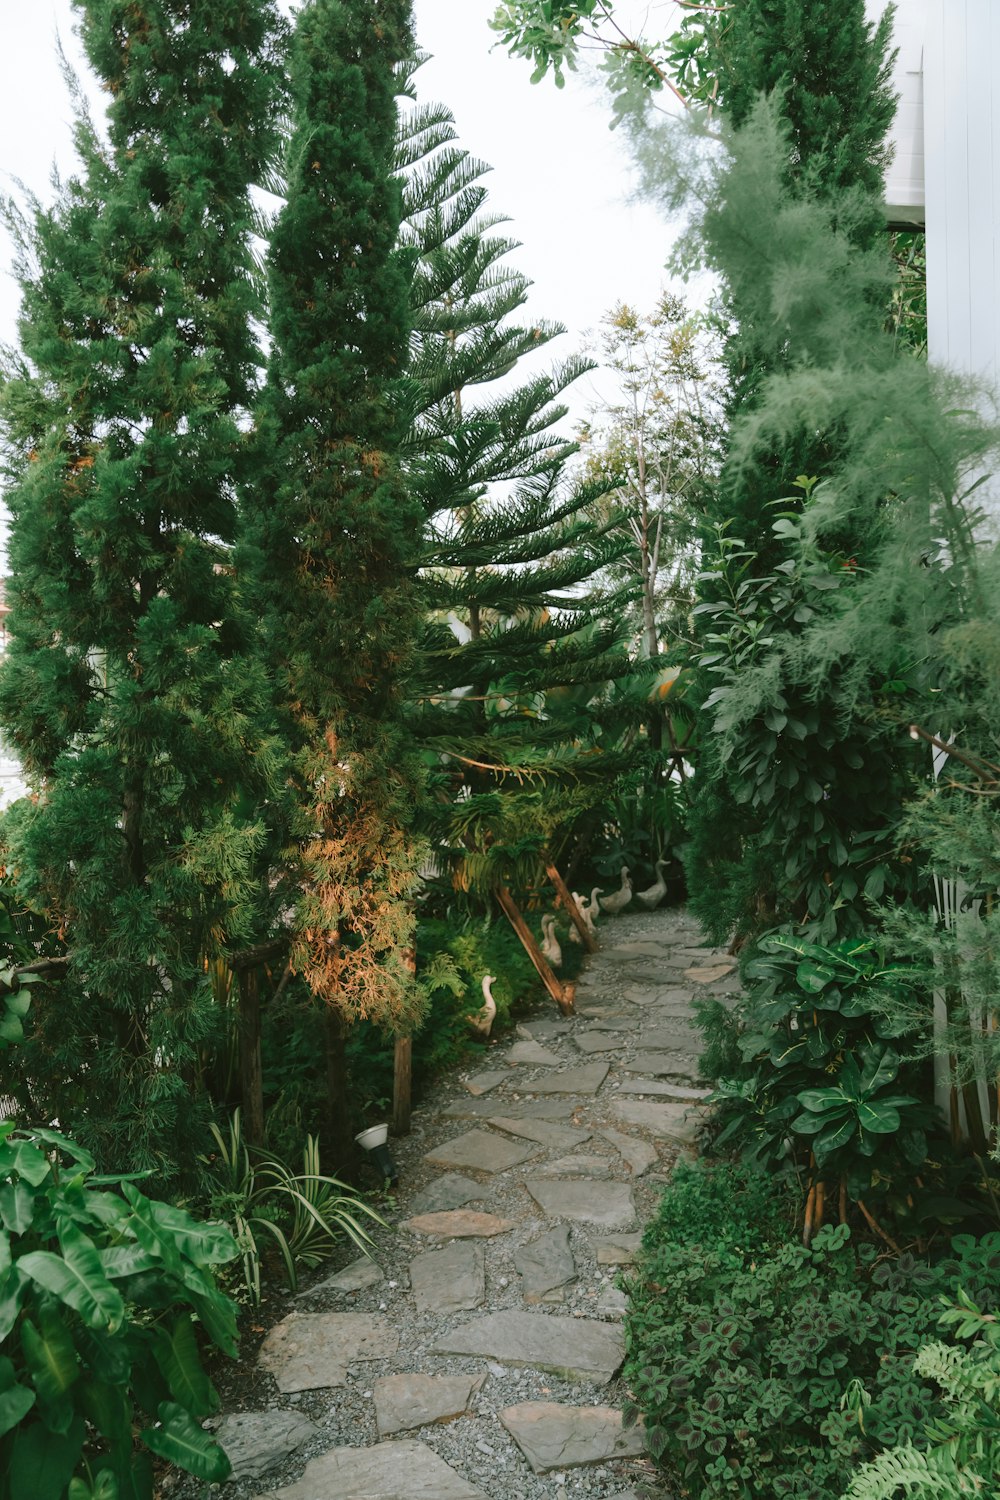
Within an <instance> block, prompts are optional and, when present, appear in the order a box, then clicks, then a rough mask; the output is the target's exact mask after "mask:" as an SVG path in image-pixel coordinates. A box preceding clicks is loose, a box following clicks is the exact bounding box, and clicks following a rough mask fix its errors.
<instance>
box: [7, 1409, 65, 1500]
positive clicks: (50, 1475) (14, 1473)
mask: <svg viewBox="0 0 1000 1500" xmlns="http://www.w3.org/2000/svg"><path fill="white" fill-rule="evenodd" d="M83 1437H84V1424H83V1418H82V1417H77V1418H76V1420H75V1421H74V1422H73V1424H72V1426H71V1427H70V1430H69V1431H68V1432H66V1433H62V1434H60V1433H55V1432H49V1430H48V1428H47V1427H43V1426H42V1424H41V1423H40V1422H33V1423H32V1424H31V1426H30V1427H22V1428H21V1429H20V1430H19V1431H18V1433H17V1435H16V1437H15V1438H14V1441H13V1443H12V1445H11V1450H10V1467H9V1469H8V1471H7V1483H8V1485H9V1489H8V1491H7V1494H6V1495H5V1497H4V1500H62V1496H63V1492H64V1491H65V1489H66V1487H67V1485H68V1484H69V1481H70V1479H71V1478H72V1476H73V1470H74V1469H75V1468H76V1466H77V1464H78V1462H79V1460H80V1454H81V1450H82V1448H83Z"/></svg>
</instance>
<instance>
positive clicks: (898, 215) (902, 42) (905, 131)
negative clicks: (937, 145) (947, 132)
mask: <svg viewBox="0 0 1000 1500" xmlns="http://www.w3.org/2000/svg"><path fill="white" fill-rule="evenodd" d="M933 3H934V0H896V14H895V20H894V23H893V44H894V46H895V47H896V49H897V53H896V61H895V64H894V66H893V74H892V84H893V88H894V89H895V91H896V93H897V94H898V95H899V105H898V108H897V110H896V119H895V122H894V124H893V128H892V145H893V159H892V163H891V165H890V167H889V170H888V172H887V173H886V180H885V197H886V211H887V217H888V219H889V222H890V223H904V224H913V223H916V224H920V223H922V222H923V217H924V92H923V82H924V79H923V67H924V37H925V33H926V28H927V9H928V6H929V5H930V4H933ZM885 8H886V0H867V6H866V9H867V11H868V15H869V18H870V19H871V20H873V21H874V20H877V19H878V18H879V17H880V16H881V15H882V13H883V11H884V10H885Z"/></svg>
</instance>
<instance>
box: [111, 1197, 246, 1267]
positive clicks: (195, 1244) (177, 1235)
mask: <svg viewBox="0 0 1000 1500" xmlns="http://www.w3.org/2000/svg"><path fill="white" fill-rule="evenodd" d="M132 1192H136V1189H134V1188H133V1189H132ZM131 1196H132V1195H131V1193H130V1194H129V1197H130V1198H131ZM146 1202H147V1203H148V1204H149V1207H150V1213H151V1216H152V1219H153V1222H154V1223H155V1224H156V1225H157V1227H158V1228H159V1229H160V1231H161V1232H162V1233H163V1234H165V1235H166V1236H167V1237H168V1238H169V1239H170V1240H171V1242H172V1243H173V1244H174V1245H176V1246H177V1248H178V1249H179V1250H180V1252H181V1253H182V1254H183V1255H186V1256H188V1258H189V1259H190V1260H192V1261H194V1263H195V1265H196V1266H218V1265H225V1263H226V1262H227V1261H230V1260H235V1259H236V1256H237V1255H238V1254H239V1249H238V1247H237V1244H236V1241H235V1240H234V1239H233V1236H232V1234H231V1232H230V1230H229V1229H228V1228H227V1226H226V1225H225V1224H220V1223H206V1224H201V1223H199V1222H198V1220H197V1219H193V1218H192V1217H191V1215H190V1214H189V1213H185V1211H184V1209H182V1208H174V1207H173V1205H172V1204H170V1203H160V1202H159V1201H158V1200H156V1199H154V1198H147V1199H146Z"/></svg>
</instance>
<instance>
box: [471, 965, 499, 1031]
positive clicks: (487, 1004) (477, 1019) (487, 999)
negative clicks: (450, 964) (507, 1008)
mask: <svg viewBox="0 0 1000 1500" xmlns="http://www.w3.org/2000/svg"><path fill="white" fill-rule="evenodd" d="M495 980H496V975H495V974H484V975H483V1002H484V1003H483V1008H482V1010H477V1011H476V1013H475V1015H471V1016H468V1017H467V1020H468V1022H469V1025H470V1026H471V1027H472V1029H473V1031H476V1032H478V1033H479V1035H480V1036H482V1037H487V1036H489V1034H490V1030H491V1028H492V1026H493V1021H494V1018H495V1017H496V1013H497V1003H496V1001H495V1000H494V998H493V991H492V989H491V986H492V985H493V983H494V982H495Z"/></svg>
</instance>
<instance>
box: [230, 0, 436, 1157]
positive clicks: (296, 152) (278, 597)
mask: <svg viewBox="0 0 1000 1500" xmlns="http://www.w3.org/2000/svg"><path fill="white" fill-rule="evenodd" d="M411 45H412V44H411V39H410V32H409V4H408V0H366V3H353V0H351V3H341V0H312V3H309V4H307V5H305V6H304V7H303V8H302V10H301V11H300V12H299V17H298V22H297V26H296V31H295V36H294V42H293V50H292V66H291V77H292V89H293V114H292V122H291V135H290V140H289V143H288V147H287V153H286V167H287V188H286V201H285V205H284V207H283V209H282V211H281V213H280V214H279V216H278V219H277V222H276V224H275V226H274V231H273V236H272V241H271V249H270V261H269V270H270V288H271V320H270V331H271V337H272V340H273V347H272V351H271V357H270V367H269V377H268V383H267V388H266V391H265V393H264V396H263V399H262V403H261V407H260V411H259V414H258V427H259V435H258V436H259V444H260V451H261V453H262V455H263V461H262V465H261V473H260V475H259V476H258V480H257V482H256V483H255V485H254V486H253V487H252V488H251V490H250V492H249V497H248V507H247V528H246V533H247V537H246V554H245V568H246V571H247V572H248V574H249V575H250V576H251V577H252V579H253V582H252V588H253V590H254V591H255V595H256V597H257V598H258V600H259V603H260V608H261V611H262V616H263V634H264V642H265V645H264V649H265V655H266V658H267V660H268V663H269V666H270V670H271V673H272V677H273V683H274V689H275V700H274V701H275V713H276V716H277V719H278V721H279V724H280V732H281V736H282V738H283V740H284V742H285V743H286V744H287V746H288V761H287V767H286V774H287V782H288V785H287V787H286V791H285V794H284V796H283V798H282V799H281V801H280V802H275V803H274V804H273V805H272V808H271V815H272V818H273V820H274V826H275V827H276V829H277V831H278V832H279V834H280V836H281V837H282V838H283V839H284V840H285V842H286V846H287V849H288V852H289V856H290V858H291V859H292V868H293V870H295V871H296V882H297V885H298V888H299V899H298V903H297V910H296V912H295V914H294V941H293V946H292V962H293V965H294V967H295V968H296V970H298V972H300V973H301V974H302V975H303V976H304V978H305V980H306V982H307V984H308V986H309V988H310V990H311V991H312V993H313V995H315V997H316V998H317V1000H318V1001H319V1002H320V1003H321V1005H322V1006H323V1007H324V1008H325V1012H326V1014H327V1016H328V1027H327V1035H328V1042H329V1047H330V1052H329V1058H330V1068H331V1077H330V1087H331V1125H330V1128H331V1129H332V1130H333V1131H334V1133H335V1139H334V1140H331V1139H330V1137H329V1135H328V1137H327V1144H328V1146H331V1147H332V1148H333V1149H334V1150H335V1152H336V1153H337V1156H338V1159H340V1160H342V1159H343V1152H344V1149H345V1137H346V1132H347V1118H346V1101H345V1099H344V1097H343V1095H344V1078H343V1075H342V1037H343V1028H344V1026H345V1025H346V1024H347V1023H348V1022H350V1021H353V1020H355V1019H359V1018H364V1017H368V1018H372V1019H374V1020H377V1021H378V1022H380V1023H382V1024H384V1025H386V1026H389V1027H405V1026H406V1025H408V1024H409V1021H410V1020H411V1018H412V1011H413V1006H414V1003H415V1000H414V991H413V986H412V982H411V973H410V967H409V959H408V954H409V952H410V950H411V948H412V934H413V901H414V893H415V882H416V867H417V863H418V860H417V854H416V848H415V844H414V840H413V838H412V835H411V832H410V827H411V822H412V818H413V813H414V805H415V801H416V799H417V797H418V794H419V776H418V766H417V762H416V760H415V756H414V752H413V749H412V746H411V744H410V741H409V738H408V736H407V734H406V732H405V731H404V728H403V725H402V722H401V708H400V702H401V691H402V684H403V683H404V681H405V679H406V674H407V671H408V665H409V661H410V656H411V651H412V646H413V642H414V639H415V637H416V634H417V632H418V629H419V620H420V602H419V594H418V591H417V587H416V577H415V573H416V564H417V549H418V544H419V537H420V524H421V519H422V516H421V511H420V509H419V507H418V505H417V504H416V503H415V502H414V501H413V500H412V499H411V498H410V496H409V494H408V492H407V489H406V487H405V485H404V483H403V480H402V477H401V473H400V468H399V463H398V457H397V454H398V449H399V445H400V441H401V438H402V435H403V433H404V432H405V428H406V423H407V408H406V405H405V402H404V400H403V396H404V394H405V391H404V387H403V386H402V384H401V379H402V375H403V371H404V367H405V363H406V358H407V341H408V335H409V311H408V272H409V263H408V260H407V257H406V256H405V255H403V254H402V253H401V252H400V250H399V248H398V245H397V239H398V233H399V223H400V216H401V193H400V187H399V184H398V183H397V181H396V179H395V177H394V155H395V147H396V133H397V111H396V99H395V96H396V92H397V81H396V73H395V70H396V68H397V66H398V64H399V63H400V62H401V60H402V59H403V58H405V57H406V56H408V55H409V52H410V49H411Z"/></svg>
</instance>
